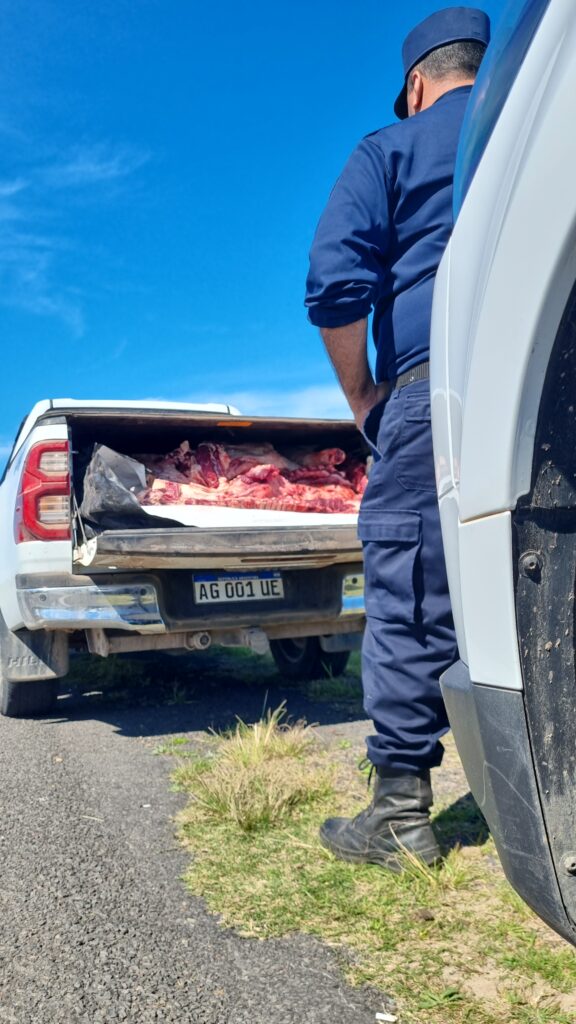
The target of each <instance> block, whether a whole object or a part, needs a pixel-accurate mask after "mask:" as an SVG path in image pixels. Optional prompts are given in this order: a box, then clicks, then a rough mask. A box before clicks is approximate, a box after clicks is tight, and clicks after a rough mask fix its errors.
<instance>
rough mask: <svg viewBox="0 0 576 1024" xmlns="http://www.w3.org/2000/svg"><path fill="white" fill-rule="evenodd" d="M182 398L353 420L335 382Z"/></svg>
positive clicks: (266, 412) (247, 410)
mask: <svg viewBox="0 0 576 1024" xmlns="http://www.w3.org/2000/svg"><path fill="white" fill-rule="evenodd" d="M182 401H186V402H225V403H227V404H228V405H233V406H235V407H236V408H237V409H239V410H240V412H241V413H244V414H245V415H246V416H296V417H301V418H302V419H352V413H351V412H350V409H349V407H348V403H347V402H346V399H345V398H344V395H343V394H342V391H341V390H340V388H339V387H338V385H337V384H319V385H311V386H309V387H304V388H293V389H291V390H288V391H280V390H279V389H263V390H258V389H256V388H255V389H254V390H250V391H248V390H246V391H225V392H224V393H222V394H215V393H214V392H211V393H210V394H209V395H207V394H206V393H204V394H195V395H193V396H188V397H186V398H185V399H182Z"/></svg>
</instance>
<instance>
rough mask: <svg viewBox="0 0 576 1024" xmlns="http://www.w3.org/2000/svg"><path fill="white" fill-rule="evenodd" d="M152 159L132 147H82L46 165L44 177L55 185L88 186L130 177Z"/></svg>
mask: <svg viewBox="0 0 576 1024" xmlns="http://www.w3.org/2000/svg"><path fill="white" fill-rule="evenodd" d="M149 159H150V154H149V153H145V152H144V151H143V150H138V149H136V148H135V147H132V146H117V147H114V146H111V145H104V144H100V145H92V146H79V147H78V148H77V149H76V150H74V151H73V152H72V153H71V154H70V158H69V159H68V160H65V161H63V162H62V163H56V164H53V165H52V166H49V167H45V168H44V169H43V170H42V171H41V172H40V177H41V178H42V180H43V181H44V182H45V183H46V184H47V185H49V186H50V187H52V188H86V187H88V186H90V185H99V184H105V183H107V182H112V181H117V180H118V179H120V178H126V177H128V175H130V174H133V173H134V171H137V170H138V168H140V167H142V166H143V164H145V163H147V161H148V160H149Z"/></svg>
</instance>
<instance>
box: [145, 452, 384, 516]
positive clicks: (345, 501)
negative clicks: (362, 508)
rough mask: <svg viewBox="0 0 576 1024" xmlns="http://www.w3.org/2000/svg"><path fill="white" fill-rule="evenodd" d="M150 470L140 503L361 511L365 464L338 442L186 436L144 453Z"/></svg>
mask: <svg viewBox="0 0 576 1024" xmlns="http://www.w3.org/2000/svg"><path fill="white" fill-rule="evenodd" d="M142 461H143V462H145V465H146V468H147V470H148V481H147V482H148V484H149V486H148V487H147V489H146V490H144V491H141V492H140V493H139V494H138V495H137V497H138V500H139V501H140V503H141V504H142V505H219V506H224V507H229V508H251V509H252V508H260V509H273V510H277V511H287V512H357V511H358V507H359V504H360V497H361V495H362V492H363V490H364V487H365V485H366V467H365V465H364V463H363V462H362V461H361V460H360V459H354V458H351V457H348V456H347V455H346V453H345V452H344V451H342V450H341V449H340V448H325V449H323V450H321V451H313V450H311V449H309V448H299V449H293V450H290V452H289V454H287V455H283V454H282V453H281V452H278V451H277V450H276V449H275V448H274V447H273V445H271V444H267V443H261V444H246V445H242V444H234V445H225V444H217V443H214V442H209V441H205V442H202V443H200V444H199V445H198V446H197V448H196V449H195V450H194V449H192V448H191V446H190V444H189V443H188V442H187V441H184V442H182V444H180V445H179V446H178V448H176V449H175V450H174V451H173V452H170V453H169V455H166V456H164V457H158V456H147V457H142Z"/></svg>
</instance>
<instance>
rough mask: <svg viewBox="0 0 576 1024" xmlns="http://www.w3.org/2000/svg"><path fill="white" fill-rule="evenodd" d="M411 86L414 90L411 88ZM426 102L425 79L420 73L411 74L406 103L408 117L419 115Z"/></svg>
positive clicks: (413, 72)
mask: <svg viewBox="0 0 576 1024" xmlns="http://www.w3.org/2000/svg"><path fill="white" fill-rule="evenodd" d="M410 85H411V86H412V88H410ZM423 101H424V79H423V78H422V75H421V74H420V72H419V71H412V72H411V73H410V77H409V82H408V90H407V97H406V102H407V105H408V116H409V117H412V115H413V114H418V113H419V112H420V110H421V109H422V103H423Z"/></svg>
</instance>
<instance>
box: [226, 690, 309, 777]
mask: <svg viewBox="0 0 576 1024" xmlns="http://www.w3.org/2000/svg"><path fill="white" fill-rule="evenodd" d="M285 716H286V705H285V702H283V703H282V704H281V705H280V707H278V708H276V710H275V711H268V712H267V714H266V716H265V718H262V719H260V721H259V722H255V723H254V725H246V723H245V722H242V721H241V720H239V721H238V725H237V726H236V728H235V729H233V730H232V731H231V732H227V733H224V734H223V735H222V737H221V738H222V740H223V743H222V747H221V749H220V757H221V760H222V761H227V762H228V763H230V764H236V765H242V766H243V767H245V768H250V767H253V766H254V765H259V764H262V763H263V762H265V761H273V760H280V759H284V758H300V757H302V755H303V754H305V753H307V752H308V751H309V750H310V749H311V748H312V747H313V746H314V744H315V740H314V732H313V730H312V728H311V726H309V725H307V724H306V723H305V722H295V723H293V724H289V723H287V722H285V721H283V719H284V718H285Z"/></svg>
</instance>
